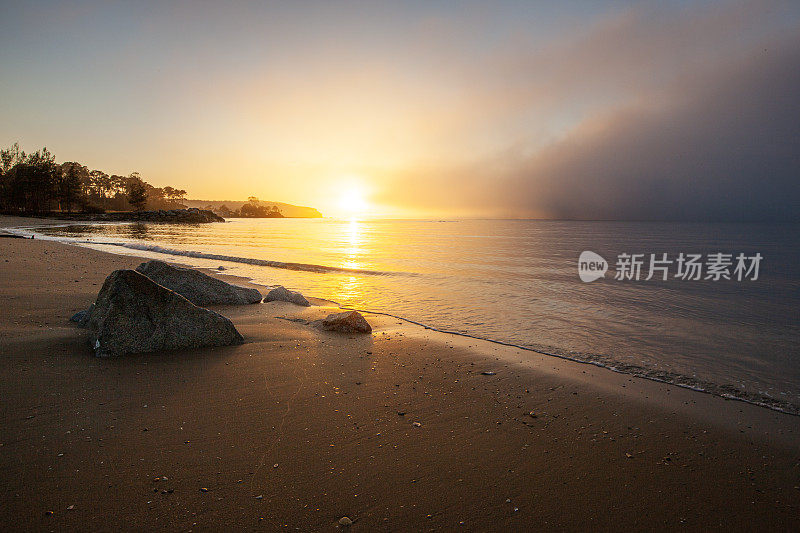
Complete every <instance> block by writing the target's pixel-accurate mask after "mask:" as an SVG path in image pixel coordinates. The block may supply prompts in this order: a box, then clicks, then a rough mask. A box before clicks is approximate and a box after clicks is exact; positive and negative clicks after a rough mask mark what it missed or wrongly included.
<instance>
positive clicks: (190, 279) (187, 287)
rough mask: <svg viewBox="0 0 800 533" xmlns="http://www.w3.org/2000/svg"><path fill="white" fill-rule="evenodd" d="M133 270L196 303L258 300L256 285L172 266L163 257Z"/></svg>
mask: <svg viewBox="0 0 800 533" xmlns="http://www.w3.org/2000/svg"><path fill="white" fill-rule="evenodd" d="M136 271H137V272H139V273H141V274H144V275H145V276H147V277H148V278H150V279H152V280H153V281H155V282H156V283H158V284H159V285H163V286H164V287H166V288H168V289H170V290H173V291H175V292H177V293H178V294H180V295H181V296H183V297H184V298H186V299H187V300H189V301H190V302H192V303H193V304H195V305H200V306H204V305H244V304H257V303H260V302H261V298H262V296H261V293H260V292H259V291H258V290H257V289H248V288H246V287H238V286H236V285H231V284H230V283H225V282H224V281H222V280H221V279H217V278H215V277H212V276H209V275H207V274H203V273H202V272H200V271H198V270H194V269H191V268H181V267H177V266H173V265H170V264H168V263H165V262H163V261H156V260H153V261H147V262H145V263H142V264H141V265H139V266H138V267H136Z"/></svg>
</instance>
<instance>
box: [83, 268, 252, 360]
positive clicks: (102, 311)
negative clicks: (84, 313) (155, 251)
mask: <svg viewBox="0 0 800 533" xmlns="http://www.w3.org/2000/svg"><path fill="white" fill-rule="evenodd" d="M87 326H88V328H89V342H90V344H91V346H92V348H93V349H94V352H95V355H96V356H98V357H109V356H117V355H124V354H130V353H144V352H155V351H159V350H174V349H178V348H199V347H201V346H227V345H230V344H241V343H242V342H244V339H243V338H242V336H241V335H240V334H239V332H238V331H237V330H236V328H235V327H234V325H233V323H232V322H231V321H230V320H229V319H227V318H226V317H224V316H222V315H220V314H219V313H215V312H214V311H211V310H209V309H205V308H203V307H198V306H196V305H194V304H193V303H192V302H190V301H189V300H187V299H186V298H184V297H183V296H181V295H180V294H177V293H176V292H174V291H171V290H169V289H167V288H166V287H163V286H161V285H159V284H158V283H156V282H155V281H153V280H152V279H150V278H148V277H147V276H145V275H143V274H140V273H139V272H136V271H135V270H115V271H114V272H112V273H111V275H109V276H108V278H106V281H105V283H104V284H103V288H102V289H100V293H99V294H98V296H97V301H96V302H95V305H94V307H93V308H92V309H91V312H90V314H89V320H88V323H87Z"/></svg>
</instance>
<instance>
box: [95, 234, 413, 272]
mask: <svg viewBox="0 0 800 533" xmlns="http://www.w3.org/2000/svg"><path fill="white" fill-rule="evenodd" d="M86 244H101V245H106V246H119V247H121V248H129V249H131V250H140V251H143V252H156V253H159V254H166V255H175V256H180V257H192V258H195V259H212V260H214V261H227V262H230V263H243V264H246V265H256V266H266V267H272V268H283V269H286V270H300V271H304V272H317V273H327V272H344V273H350V274H366V275H371V276H392V275H406V276H413V275H415V274H414V273H412V272H388V271H382V270H367V269H363V268H347V267H337V266H330V265H315V264H309V263H288V262H284V261H272V260H270V259H254V258H252V257H241V256H236V255H223V254H210V253H207V252H196V251H192V250H176V249H174V248H164V247H163V246H158V245H155V244H137V243H121V242H96V241H90V242H87V243H86Z"/></svg>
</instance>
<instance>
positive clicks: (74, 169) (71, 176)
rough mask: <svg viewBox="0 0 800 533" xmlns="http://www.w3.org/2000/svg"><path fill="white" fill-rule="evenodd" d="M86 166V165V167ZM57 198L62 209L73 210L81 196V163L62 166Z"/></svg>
mask: <svg viewBox="0 0 800 533" xmlns="http://www.w3.org/2000/svg"><path fill="white" fill-rule="evenodd" d="M84 168H85V167H84ZM55 193H56V199H57V200H58V207H59V209H61V210H62V211H65V210H66V211H71V210H72V206H73V205H75V204H76V203H78V202H79V201H80V198H81V173H80V166H79V165H72V166H69V167H66V168H64V166H62V167H61V170H60V172H58V175H57V178H56V191H55Z"/></svg>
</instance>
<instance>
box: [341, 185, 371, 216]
mask: <svg viewBox="0 0 800 533" xmlns="http://www.w3.org/2000/svg"><path fill="white" fill-rule="evenodd" d="M339 209H340V210H341V212H342V214H344V215H346V216H356V215H361V214H363V213H364V211H365V210H366V209H367V200H366V198H365V196H364V191H363V190H362V189H361V188H359V187H356V186H351V187H348V188H346V189H344V190H343V191H342V192H341V195H340V196H339Z"/></svg>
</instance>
